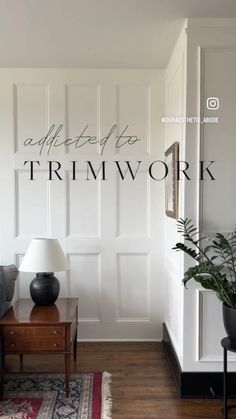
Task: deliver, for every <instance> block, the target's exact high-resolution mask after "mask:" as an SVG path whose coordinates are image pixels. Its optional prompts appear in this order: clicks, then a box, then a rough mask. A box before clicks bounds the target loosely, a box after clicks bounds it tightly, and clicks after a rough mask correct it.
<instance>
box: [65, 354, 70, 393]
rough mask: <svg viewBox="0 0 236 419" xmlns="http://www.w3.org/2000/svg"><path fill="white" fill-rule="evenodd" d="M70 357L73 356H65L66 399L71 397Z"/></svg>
mask: <svg viewBox="0 0 236 419" xmlns="http://www.w3.org/2000/svg"><path fill="white" fill-rule="evenodd" d="M70 356H71V354H70V353H69V354H65V389H66V397H68V396H69V389H70Z"/></svg>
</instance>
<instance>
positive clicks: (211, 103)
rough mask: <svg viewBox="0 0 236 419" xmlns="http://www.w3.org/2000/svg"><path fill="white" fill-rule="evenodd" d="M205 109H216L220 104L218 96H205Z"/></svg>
mask: <svg viewBox="0 0 236 419" xmlns="http://www.w3.org/2000/svg"><path fill="white" fill-rule="evenodd" d="M206 105H207V109H210V110H211V111H217V109H219V106H220V101H219V98H218V97H208V98H207V102H206Z"/></svg>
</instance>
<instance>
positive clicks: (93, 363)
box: [6, 343, 236, 419]
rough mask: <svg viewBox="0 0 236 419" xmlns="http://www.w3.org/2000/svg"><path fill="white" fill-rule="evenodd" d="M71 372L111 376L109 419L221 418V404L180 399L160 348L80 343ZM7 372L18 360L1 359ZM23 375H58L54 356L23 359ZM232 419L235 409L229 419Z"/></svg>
mask: <svg viewBox="0 0 236 419" xmlns="http://www.w3.org/2000/svg"><path fill="white" fill-rule="evenodd" d="M78 355H79V357H78V361H77V365H75V364H72V371H93V370H102V371H109V372H111V373H112V397H113V419H154V418H155V419H180V418H181V419H194V418H197V419H208V418H211V419H220V417H221V416H220V409H221V407H222V401H220V400H179V399H178V397H177V394H176V390H175V386H174V384H173V380H172V377H171V375H170V372H169V369H168V365H167V362H166V360H165V356H164V352H163V347H162V344H161V343H80V344H78ZM6 367H7V370H8V371H17V370H19V360H18V357H13V356H11V357H10V356H8V357H7V358H6ZM24 370H25V371H27V372H30V371H32V372H33V371H40V372H43V371H45V372H48V371H63V358H62V357H61V356H60V355H58V356H50V355H47V356H38V357H37V358H36V357H35V356H34V357H32V356H25V357H24ZM231 418H234V419H235V418H236V410H235V411H234V412H233V411H232V414H231V415H229V419H231Z"/></svg>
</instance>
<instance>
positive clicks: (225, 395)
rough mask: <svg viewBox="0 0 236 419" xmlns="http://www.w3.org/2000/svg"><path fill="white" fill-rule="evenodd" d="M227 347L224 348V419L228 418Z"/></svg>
mask: <svg viewBox="0 0 236 419" xmlns="http://www.w3.org/2000/svg"><path fill="white" fill-rule="evenodd" d="M227 397H228V394H227V349H225V348H224V419H227V417H228V412H227Z"/></svg>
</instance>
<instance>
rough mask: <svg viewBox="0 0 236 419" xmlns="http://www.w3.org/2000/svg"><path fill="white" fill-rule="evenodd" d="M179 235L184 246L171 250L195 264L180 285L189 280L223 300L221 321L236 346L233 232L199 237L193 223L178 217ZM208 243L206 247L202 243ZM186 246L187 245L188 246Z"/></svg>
mask: <svg viewBox="0 0 236 419" xmlns="http://www.w3.org/2000/svg"><path fill="white" fill-rule="evenodd" d="M177 226H178V232H179V233H181V235H182V236H183V237H184V240H185V243H177V244H176V246H175V247H174V248H173V249H174V250H177V251H183V252H184V253H186V254H187V255H189V256H190V257H191V258H193V259H194V260H195V261H196V262H197V264H196V265H194V266H192V267H190V268H189V269H187V271H186V272H185V274H184V278H183V283H184V285H185V287H186V284H187V283H188V281H190V280H191V279H194V280H195V281H196V282H199V283H200V284H201V285H202V287H203V288H206V289H209V290H212V291H214V292H215V293H216V295H217V297H218V298H219V300H221V301H222V303H223V304H222V310H223V322H224V327H225V330H226V333H227V335H228V337H229V339H230V340H231V341H232V342H234V344H236V229H235V230H234V231H233V232H232V233H229V234H227V235H223V234H221V233H216V234H215V236H214V238H213V239H210V238H209V237H206V236H204V237H200V238H199V232H198V229H197V228H196V227H195V225H194V224H193V223H192V220H190V219H188V218H186V219H182V218H180V219H179V220H178V221H177ZM205 241H206V242H207V245H203V244H202V243H204V242H205ZM188 244H189V246H188Z"/></svg>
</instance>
